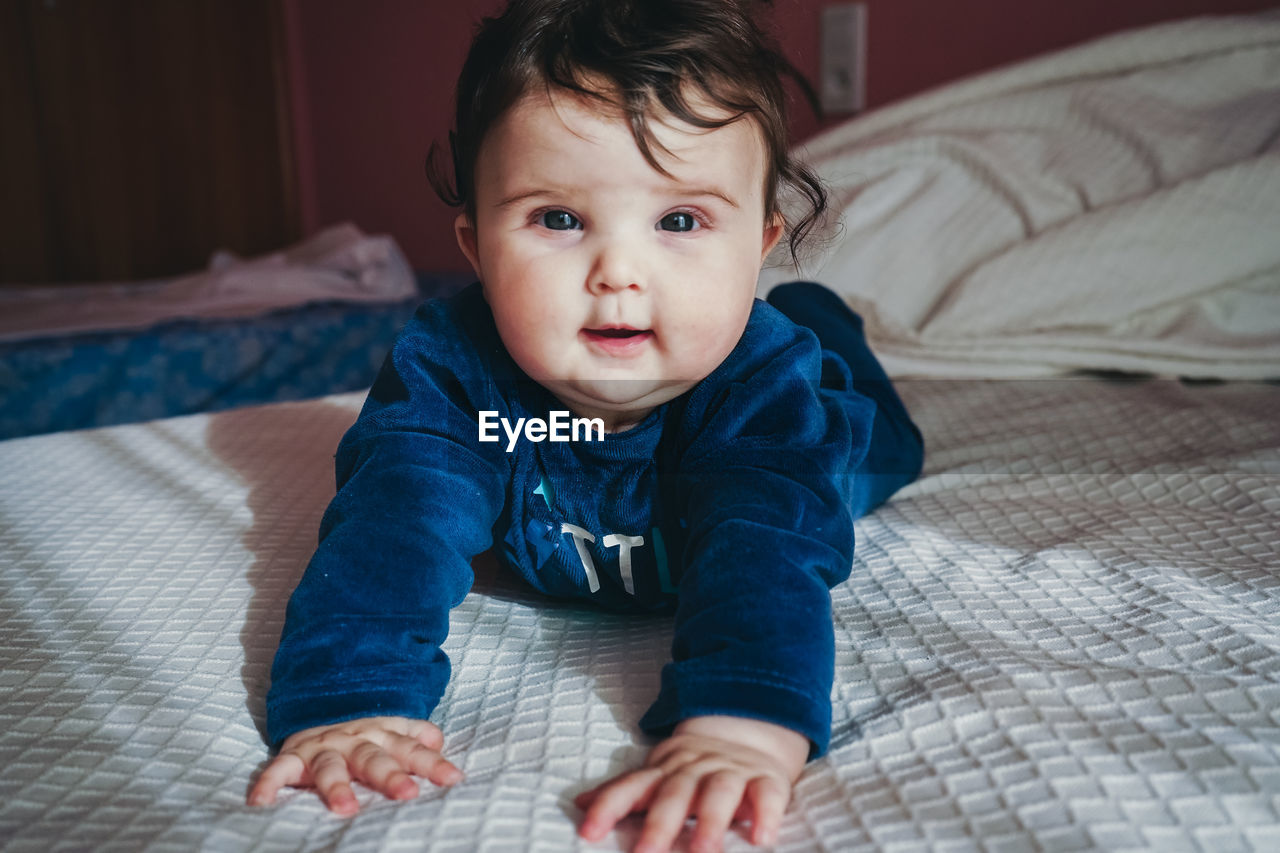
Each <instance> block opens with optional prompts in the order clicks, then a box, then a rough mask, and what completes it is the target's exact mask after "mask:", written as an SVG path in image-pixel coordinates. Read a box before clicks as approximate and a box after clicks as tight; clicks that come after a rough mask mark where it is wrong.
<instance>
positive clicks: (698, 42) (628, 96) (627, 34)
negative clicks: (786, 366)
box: [427, 0, 827, 261]
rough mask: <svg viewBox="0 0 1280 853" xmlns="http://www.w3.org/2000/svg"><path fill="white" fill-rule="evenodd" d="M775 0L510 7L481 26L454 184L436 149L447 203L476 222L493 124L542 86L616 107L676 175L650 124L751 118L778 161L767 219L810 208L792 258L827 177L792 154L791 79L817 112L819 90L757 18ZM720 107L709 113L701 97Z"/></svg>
mask: <svg viewBox="0 0 1280 853" xmlns="http://www.w3.org/2000/svg"><path fill="white" fill-rule="evenodd" d="M762 5H767V2H766V0H510V2H509V3H508V5H507V8H506V10H505V11H504V12H503V13H502V14H501V15H499V16H497V17H494V18H486V19H484V20H483V21H481V23H480V25H479V27H478V28H477V31H476V36H475V41H474V42H472V45H471V51H470V53H469V54H468V55H467V59H466V62H465V63H464V64H463V67H462V73H461V74H460V75H459V77H458V88H457V95H456V99H457V115H456V123H455V128H454V130H453V131H452V132H450V134H449V143H450V147H451V148H452V180H450V177H449V175H448V171H449V169H448V165H447V164H442V163H441V162H440V161H441V160H442V159H443V157H442V156H441V153H440V151H439V149H438V147H437V146H436V145H434V144H433V145H432V146H431V151H430V153H429V155H428V159H427V171H428V176H429V177H430V179H431V183H432V186H433V187H434V188H435V190H436V193H437V194H438V195H439V196H440V198H441V199H442V200H443V201H444V202H445V203H446V204H449V205H451V206H454V207H461V208H462V209H463V210H464V211H465V212H466V214H467V215H468V216H469V217H470V218H471V220H472V221H475V165H476V155H477V153H478V152H479V150H480V143H481V141H482V140H483V139H484V136H485V134H486V133H487V132H488V131H489V129H490V128H491V127H492V126H493V124H494V122H496V121H497V120H498V118H499V117H500V116H502V114H503V113H504V112H506V110H508V109H510V108H511V106H512V105H514V104H515V103H516V101H518V100H519V99H520V98H521V97H522V96H523V95H524V94H525V93H526V92H528V91H530V90H531V89H533V88H534V87H535V86H544V87H546V88H547V89H551V88H553V87H554V88H559V89H563V90H567V91H570V92H574V93H577V94H579V95H581V96H583V97H587V98H590V99H593V100H597V101H599V102H601V103H602V105H605V106H608V107H611V108H613V109H617V110H619V111H620V112H621V114H622V116H623V117H624V118H625V120H626V121H627V122H628V124H629V125H630V128H631V134H632V136H633V137H634V138H635V141H636V145H637V147H638V148H639V149H640V152H641V153H642V154H643V155H644V158H645V159H646V160H647V161H648V162H649V164H650V165H651V166H653V168H654V169H656V170H657V171H659V172H661V173H662V174H667V172H666V170H665V169H663V168H662V165H661V164H660V163H659V162H658V159H657V157H656V156H655V154H654V149H655V148H656V149H658V150H659V151H664V152H665V149H664V148H663V146H662V144H661V143H660V142H659V141H658V140H657V139H656V137H655V136H654V134H653V131H652V129H651V128H650V126H649V119H650V116H651V115H652V114H653V113H654V112H655V111H662V112H665V113H667V114H669V115H671V116H673V117H674V118H676V119H679V120H680V121H682V122H685V123H686V124H688V125H691V126H693V127H698V128H706V129H712V128H718V127H724V126H725V125H728V124H731V123H732V122H735V121H737V120H739V119H741V118H743V117H750V118H751V119H752V120H753V121H755V122H756V124H757V125H758V126H759V128H760V131H761V134H762V136H763V138H764V143H765V148H766V150H767V153H768V164H767V168H766V179H765V188H764V190H765V196H764V197H765V205H766V210H765V216H766V217H772V216H773V215H774V214H775V213H777V212H778V210H779V202H778V198H779V194H780V192H781V191H783V190H789V191H792V192H794V193H796V195H797V196H798V198H799V200H800V201H801V205H800V211H801V212H800V214H799V215H797V216H796V218H795V220H794V221H792V222H788V223H787V226H788V231H789V232H790V236H789V245H790V249H791V256H792V260H793V261H796V260H798V250H799V247H800V246H801V244H802V243H803V242H804V239H805V237H806V236H807V235H808V234H809V232H810V230H812V228H813V227H814V225H815V224H816V223H817V222H818V221H819V220H820V219H821V217H822V215H823V214H824V212H825V211H826V207H827V193H826V190H825V189H824V188H823V186H822V183H821V182H820V181H819V180H818V178H817V177H816V176H815V175H814V174H813V173H812V172H811V171H810V170H809V169H808V168H807V167H805V166H804V165H803V164H802V163H800V162H798V161H797V160H795V159H793V158H792V157H791V155H790V152H789V140H788V133H787V109H786V93H785V90H784V87H783V82H782V81H783V78H784V77H790V78H792V79H794V80H795V81H796V82H797V83H798V84H799V86H800V89H801V91H802V92H803V93H804V95H805V97H806V98H807V99H808V101H809V102H810V104H811V105H814V106H815V108H816V101H817V99H816V97H815V96H814V93H813V89H812V87H811V86H810V85H809V84H808V82H807V81H806V80H805V79H804V77H803V76H802V75H801V74H800V72H799V71H797V70H796V68H795V66H793V65H792V64H791V63H790V62H788V61H787V59H786V58H785V57H783V56H782V53H781V51H779V50H778V48H777V47H776V45H775V44H774V43H773V41H772V40H771V39H770V38H769V37H768V36H767V35H766V34H765V32H764V30H763V29H762V28H761V26H760V25H759V23H758V22H757V20H756V17H755V15H754V11H755V7H758V6H762ZM691 94H696V95H700V96H701V97H702V98H704V99H705V100H706V101H707V102H709V103H710V104H712V105H713V106H714V107H717V108H719V110H720V111H719V112H717V116H718V117H710V116H706V115H703V114H700V113H699V112H698V111H697V110H695V109H694V108H693V106H692V105H691V104H690V95H691ZM725 113H727V116H726V115H725Z"/></svg>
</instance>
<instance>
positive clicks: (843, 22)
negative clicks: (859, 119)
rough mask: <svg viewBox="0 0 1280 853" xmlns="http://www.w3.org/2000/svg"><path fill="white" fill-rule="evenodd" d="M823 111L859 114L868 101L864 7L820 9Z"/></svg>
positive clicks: (831, 6)
mask: <svg viewBox="0 0 1280 853" xmlns="http://www.w3.org/2000/svg"><path fill="white" fill-rule="evenodd" d="M818 94H819V98H820V99H821V101H822V109H823V110H825V111H826V112H828V113H831V114H837V113H856V112H861V111H862V109H863V108H864V107H865V106H866V101H867V4H866V3H834V4H832V5H829V6H825V7H823V9H822V76H821V78H820V82H819V88H818Z"/></svg>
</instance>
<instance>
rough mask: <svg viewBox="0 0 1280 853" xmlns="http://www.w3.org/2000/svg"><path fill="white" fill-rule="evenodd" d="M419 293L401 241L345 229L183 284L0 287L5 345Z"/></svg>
mask: <svg viewBox="0 0 1280 853" xmlns="http://www.w3.org/2000/svg"><path fill="white" fill-rule="evenodd" d="M416 292H417V291H416V284H415V282H414V277H413V271H412V269H410V267H409V263H408V261H407V260H405V257H404V255H403V253H401V251H400V248H399V246H397V245H396V242H395V240H393V239H392V238H391V237H388V236H372V237H371V236H366V235H365V234H363V233H362V232H361V231H360V229H359V228H357V227H356V226H354V225H352V224H350V223H345V224H342V225H336V226H333V227H331V228H327V229H325V230H324V231H321V232H319V233H317V234H316V235H314V236H312V237H311V238H309V239H307V240H305V241H303V242H302V243H299V244H298V245H296V246H293V247H291V248H288V249H285V250H282V251H279V252H273V253H271V254H269V255H263V256H261V257H256V258H250V259H242V258H239V257H236V256H235V255H233V254H231V253H230V252H227V251H218V252H215V253H214V256H213V258H212V259H211V261H210V263H209V267H208V269H205V270H201V271H200V272H196V273H192V274H190V275H185V276H181V277H179V278H172V279H156V280H152V281H140V282H119V283H99V284H69V285H64V284H46V285H30V286H23V287H4V288H0V341H9V340H19V339H24V338H35V337H49V336H52V335H62V334H69V333H73V332H86V331H106V330H118V329H139V328H146V327H148V326H151V325H154V324H156V323H161V322H164V321H166V320H176V319H181V318H210V317H220V318H225V317H248V316H253V315H256V314H261V313H263V312H264V311H269V310H271V309H274V308H286V307H291V306H297V305H303V304H306V303H309V302H329V301H346V302H394V301H397V300H400V299H406V298H408V297H410V296H412V295H413V294H414V293H416Z"/></svg>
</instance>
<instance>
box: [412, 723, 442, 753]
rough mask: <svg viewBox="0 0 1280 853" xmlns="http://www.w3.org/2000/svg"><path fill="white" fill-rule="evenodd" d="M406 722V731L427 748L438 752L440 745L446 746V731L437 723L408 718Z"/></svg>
mask: <svg viewBox="0 0 1280 853" xmlns="http://www.w3.org/2000/svg"><path fill="white" fill-rule="evenodd" d="M406 722H407V723H408V726H407V727H406V728H405V732H404V733H405V734H406V735H408V736H409V737H411V738H413V739H414V740H416V741H417V742H418V743H420V744H422V745H423V746H425V747H426V748H427V749H434V750H436V751H437V752H438V751H439V750H440V747H442V746H444V733H443V732H441V731H440V727H439V726H437V725H436V724H435V723H429V722H427V721H426V720H406Z"/></svg>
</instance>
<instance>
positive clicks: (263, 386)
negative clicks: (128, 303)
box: [0, 273, 472, 439]
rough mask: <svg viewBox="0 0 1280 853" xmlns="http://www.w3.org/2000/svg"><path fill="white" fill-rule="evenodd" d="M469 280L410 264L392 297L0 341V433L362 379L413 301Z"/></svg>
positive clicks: (358, 383) (285, 396)
mask: <svg viewBox="0 0 1280 853" xmlns="http://www.w3.org/2000/svg"><path fill="white" fill-rule="evenodd" d="M471 279H472V276H470V275H462V274H438V275H435V274H433V275H428V274H421V273H420V274H419V275H418V289H419V295H417V296H415V297H413V298H412V299H409V300H405V301H402V302H395V303H383V304H376V305H373V304H362V303H340V302H325V303H315V304H311V305H304V306H301V307H298V308H290V309H284V310H279V311H272V312H270V313H267V314H263V315H260V316H257V317H251V318H236V319H219V320H179V321H175V322H170V323H164V324H161V325H158V326H155V327H152V328H150V329H144V330H141V331H128V332H103V333H88V334H77V335H71V336H67V337H59V338H37V339H32V340H26V341H18V342H14V343H0V439H4V438H14V437H16V436H21V435H35V434H38V433H46V432H56V431H59V430H68V429H84V428H88V427H96V426H107V425H110V424H121V423H130V422H133V421H144V420H151V419H153V418H163V417H170V416H172V415H186V414H194V413H196V412H208V411H216V410H218V409H227V408H231V407H233V406H242V405H249V404H255V403H271V402H277V401H281V400H300V399H305V398H308V397H319V396H323V395H325V394H332V393H337V392H340V391H355V390H358V389H361V388H367V387H369V386H370V385H371V384H373V380H374V378H375V377H376V376H377V373H378V368H379V367H380V366H381V365H382V360H383V359H384V358H385V357H386V354H387V351H388V350H390V349H391V345H392V343H394V342H395V338H396V334H397V333H398V332H399V331H400V328H401V327H402V326H403V325H404V324H405V323H407V322H408V320H409V318H410V317H412V316H413V312H414V309H415V308H417V306H418V305H419V304H420V303H421V301H422V300H423V299H426V298H429V297H433V296H441V295H445V294H448V293H452V292H455V291H457V290H460V289H461V288H462V287H463V286H465V285H466V284H467V283H468V282H470V281H471Z"/></svg>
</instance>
